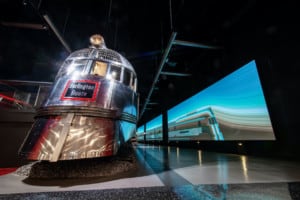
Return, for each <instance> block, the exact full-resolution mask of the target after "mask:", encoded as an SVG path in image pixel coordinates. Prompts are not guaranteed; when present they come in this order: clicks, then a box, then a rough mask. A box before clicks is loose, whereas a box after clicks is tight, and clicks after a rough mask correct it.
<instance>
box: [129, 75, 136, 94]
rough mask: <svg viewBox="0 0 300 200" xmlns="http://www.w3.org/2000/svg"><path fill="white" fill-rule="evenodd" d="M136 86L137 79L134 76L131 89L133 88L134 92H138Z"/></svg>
mask: <svg viewBox="0 0 300 200" xmlns="http://www.w3.org/2000/svg"><path fill="white" fill-rule="evenodd" d="M135 84H136V77H135V76H134V75H133V76H132V79H131V83H130V87H131V88H132V89H133V90H134V91H136V86H135Z"/></svg>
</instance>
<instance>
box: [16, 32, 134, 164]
mask: <svg viewBox="0 0 300 200" xmlns="http://www.w3.org/2000/svg"><path fill="white" fill-rule="evenodd" d="M93 37H94V38H91V41H92V46H91V47H90V48H86V49H82V50H78V51H75V52H73V53H72V54H71V55H70V56H69V57H68V58H67V59H66V60H65V61H64V63H63V65H62V67H61V68H60V70H59V72H58V74H57V76H56V79H55V81H54V84H53V88H52V90H51V92H50V94H49V96H48V98H46V101H45V102H44V103H43V105H42V106H41V108H40V109H39V110H38V111H37V115H36V120H35V122H34V124H33V126H32V129H31V130H30V131H29V133H28V135H27V137H26V139H25V140H24V143H23V145H22V146H21V148H20V151H19V154H20V155H21V156H23V157H25V158H27V159H30V160H49V161H53V162H55V161H58V160H70V159H84V158H93V157H102V156H111V155H114V154H116V153H117V151H118V148H119V147H120V145H121V144H122V143H124V142H127V141H128V140H129V139H130V138H131V137H132V136H133V135H134V133H135V131H136V122H137V118H138V110H137V107H138V105H137V104H138V95H137V93H136V88H137V78H136V74H135V71H134V69H133V67H132V65H131V64H130V63H129V62H128V61H127V60H126V59H125V58H124V57H123V56H122V55H120V54H119V53H117V52H116V51H113V50H110V49H107V48H106V46H105V43H104V40H103V38H102V37H101V36H99V35H96V36H93Z"/></svg>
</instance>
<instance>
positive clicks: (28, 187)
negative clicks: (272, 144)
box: [0, 145, 300, 200]
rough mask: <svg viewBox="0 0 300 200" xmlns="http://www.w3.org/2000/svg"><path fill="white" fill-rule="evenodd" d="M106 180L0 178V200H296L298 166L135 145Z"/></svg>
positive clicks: (299, 191)
mask: <svg viewBox="0 0 300 200" xmlns="http://www.w3.org/2000/svg"><path fill="white" fill-rule="evenodd" d="M135 153H136V158H137V162H136V167H135V168H132V169H131V170H129V171H126V172H124V173H119V174H116V175H114V176H108V177H87V178H82V177H78V178H74V177H73V178H57V177H56V178H43V179H36V178H30V177H28V176H24V175H20V174H17V173H15V172H12V173H9V174H6V175H3V176H0V199H72V200H74V199H133V200H134V199H152V200H153V199H264V200H265V199H300V163H299V161H288V160H278V159H270V158H259V157H251V156H241V155H233V154H220V153H212V152H202V151H198V150H195V149H181V148H176V147H166V148H164V147H157V146H149V145H138V146H136V148H135Z"/></svg>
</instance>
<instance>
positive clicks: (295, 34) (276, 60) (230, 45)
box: [168, 1, 300, 159]
mask: <svg viewBox="0 0 300 200" xmlns="http://www.w3.org/2000/svg"><path fill="white" fill-rule="evenodd" d="M257 3H259V2H257ZM294 4H295V2H294V1H287V2H285V3H281V4H280V3H276V2H272V4H270V6H268V7H267V8H266V7H265V9H262V10H256V12H251V13H249V14H248V15H251V16H247V19H246V20H240V21H237V22H236V23H237V24H236V27H237V28H232V29H230V31H228V32H227V34H225V35H224V36H223V37H224V38H226V40H224V41H227V42H226V44H224V50H223V52H222V57H221V61H220V62H221V66H222V68H223V69H226V70H227V71H226V70H224V74H225V73H229V72H230V71H234V70H235V69H237V68H239V67H241V66H243V65H244V64H246V63H248V62H249V61H251V60H253V59H254V60H255V61H256V63H257V67H258V71H259V75H260V78H261V82H262V86H263V90H264V94H265V98H266V101H267V105H268V108H269V113H270V116H271V121H272V125H273V128H274V132H275V136H276V141H224V142H214V141H201V142H200V143H196V142H178V143H177V142H174V143H168V144H169V145H179V146H184V147H193V148H200V149H203V150H209V151H217V152H226V153H240V154H248V155H257V156H269V157H284V158H288V159H289V158H292V159H300V133H299V128H298V124H299V122H298V119H299V117H298V116H297V115H298V111H299V102H300V101H299V94H298V91H299V88H298V85H299V82H300V81H299V74H298V73H297V72H298V71H299V68H300V51H299V50H300V38H299V36H300V28H299V24H300V23H299V22H300V20H298V19H299V16H298V15H300V14H298V13H299V12H298V11H297V6H296V5H294ZM245 17H246V16H245ZM239 142H242V145H241V146H239V145H238V143H239Z"/></svg>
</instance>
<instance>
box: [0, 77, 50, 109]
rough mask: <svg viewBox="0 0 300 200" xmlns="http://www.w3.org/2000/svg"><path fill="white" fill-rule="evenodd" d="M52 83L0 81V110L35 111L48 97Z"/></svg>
mask: <svg viewBox="0 0 300 200" xmlns="http://www.w3.org/2000/svg"><path fill="white" fill-rule="evenodd" d="M51 87H52V83H51V82H39V81H21V80H0V109H9V110H33V109H35V108H37V107H39V106H40V105H41V104H42V103H43V101H44V99H45V98H46V97H47V95H48V93H49V91H50V88H51Z"/></svg>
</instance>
